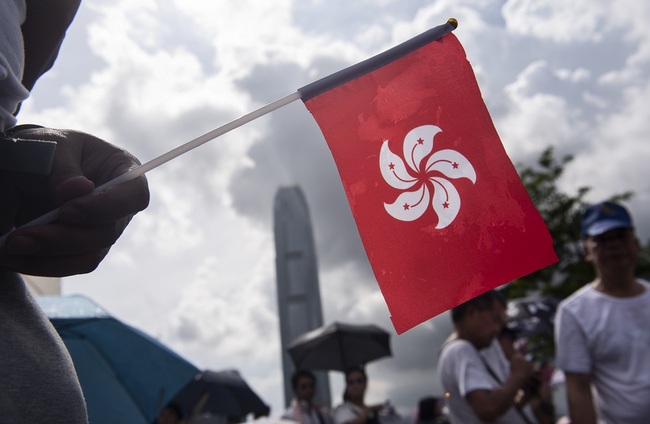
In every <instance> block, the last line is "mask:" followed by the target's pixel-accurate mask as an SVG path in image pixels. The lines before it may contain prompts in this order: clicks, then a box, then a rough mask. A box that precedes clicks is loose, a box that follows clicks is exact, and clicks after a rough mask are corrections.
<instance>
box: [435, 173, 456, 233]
mask: <svg viewBox="0 0 650 424" xmlns="http://www.w3.org/2000/svg"><path fill="white" fill-rule="evenodd" d="M431 181H432V182H433V187H434V190H433V199H432V200H431V206H433V210H434V211H436V214H437V215H438V224H436V228H437V229H442V228H445V227H447V226H448V225H449V224H451V223H452V222H453V220H454V219H456V215H458V211H460V195H459V194H458V190H456V187H454V185H453V183H452V182H451V181H449V180H446V179H444V178H438V177H433V178H431Z"/></svg>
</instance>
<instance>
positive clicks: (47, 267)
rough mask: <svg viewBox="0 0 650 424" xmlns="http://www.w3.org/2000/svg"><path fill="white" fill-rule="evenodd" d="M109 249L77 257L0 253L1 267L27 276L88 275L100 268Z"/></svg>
mask: <svg viewBox="0 0 650 424" xmlns="http://www.w3.org/2000/svg"><path fill="white" fill-rule="evenodd" d="M108 251H109V248H106V249H101V250H98V251H95V252H90V253H86V254H84V255H77V256H48V257H33V256H19V255H18V256H17V255H8V254H5V253H3V252H0V267H2V268H5V269H9V270H12V271H15V272H19V273H21V274H26V275H37V276H43V277H67V276H70V275H77V274H87V273H90V272H92V271H94V270H95V269H97V267H98V266H99V264H100V263H101V261H102V259H104V257H105V256H106V255H107V254H108Z"/></svg>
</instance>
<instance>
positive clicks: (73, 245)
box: [4, 219, 128, 258]
mask: <svg viewBox="0 0 650 424" xmlns="http://www.w3.org/2000/svg"><path fill="white" fill-rule="evenodd" d="M127 223H128V220H127V219H122V220H119V221H115V222H114V223H112V224H108V225H101V226H74V225H67V224H63V223H59V222H57V223H52V224H48V225H36V226H33V227H26V228H21V229H17V230H15V231H13V232H12V233H11V234H10V235H9V237H8V238H7V241H6V243H5V247H4V251H5V252H6V253H7V254H8V255H11V256H20V257H27V258H45V257H65V256H83V255H86V254H91V253H93V252H97V251H100V250H102V249H107V248H109V247H110V246H112V245H113V244H114V243H115V241H116V240H117V239H118V238H119V236H120V235H121V234H122V232H123V231H124V228H125V227H126V225H127Z"/></svg>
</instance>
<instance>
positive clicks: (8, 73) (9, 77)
mask: <svg viewBox="0 0 650 424" xmlns="http://www.w3.org/2000/svg"><path fill="white" fill-rule="evenodd" d="M24 20H25V1H24V0H2V1H0V132H2V131H4V130H5V129H7V128H11V127H12V126H14V125H15V124H16V118H15V117H14V116H13V113H14V112H15V111H16V108H17V107H18V105H19V104H20V102H21V101H23V100H25V99H26V98H27V96H29V92H28V91H27V89H25V87H23V85H22V83H21V80H22V77H23V68H24V66H25V64H24V62H25V52H24V50H23V38H22V32H21V30H20V24H21V23H22V22H23V21H24Z"/></svg>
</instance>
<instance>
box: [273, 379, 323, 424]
mask: <svg viewBox="0 0 650 424" xmlns="http://www.w3.org/2000/svg"><path fill="white" fill-rule="evenodd" d="M291 387H292V388H293V394H294V398H293V399H292V400H291V404H290V405H289V407H288V408H287V410H286V411H285V412H284V414H283V415H282V419H283V420H290V421H296V422H298V423H301V424H332V417H331V415H330V413H329V411H328V410H327V409H326V408H323V407H322V406H320V405H316V404H315V403H314V396H315V395H316V376H315V375H314V373H312V372H311V371H307V370H296V371H295V372H294V373H293V375H292V376H291Z"/></svg>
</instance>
